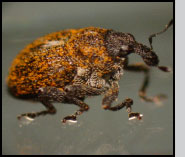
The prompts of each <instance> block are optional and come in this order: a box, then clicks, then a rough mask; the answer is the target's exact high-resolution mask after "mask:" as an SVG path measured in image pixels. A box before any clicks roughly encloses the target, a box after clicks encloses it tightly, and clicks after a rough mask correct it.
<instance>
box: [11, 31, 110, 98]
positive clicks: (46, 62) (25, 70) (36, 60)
mask: <svg viewBox="0 0 185 157" xmlns="http://www.w3.org/2000/svg"><path fill="white" fill-rule="evenodd" d="M107 31H108V30H107V29H101V28H95V27H88V28H83V29H76V30H75V29H69V30H64V31H60V32H55V33H51V34H48V35H46V36H43V37H41V38H38V39H37V40H35V41H34V42H32V43H31V44H29V45H28V46H26V47H25V48H24V49H23V50H22V51H21V52H20V53H19V54H18V55H17V57H16V58H15V60H14V61H13V63H12V66H11V68H10V73H9V76H8V86H9V88H10V89H11V90H12V91H13V93H14V94H15V95H16V96H19V95H25V94H36V93H37V92H38V89H39V88H40V87H46V86H55V87H58V88H64V86H65V85H67V84H70V83H71V81H72V80H73V78H74V76H75V75H76V70H77V67H82V68H89V67H93V68H97V69H98V71H99V75H104V73H108V72H109V70H108V69H107V70H106V68H105V66H107V65H109V66H111V65H113V62H112V58H111V57H110V56H109V55H108V53H107V50H106V47H105V43H104V38H105V35H106V33H107ZM103 69H105V70H104V71H103Z"/></svg>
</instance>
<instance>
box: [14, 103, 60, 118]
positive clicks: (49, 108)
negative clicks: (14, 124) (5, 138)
mask: <svg viewBox="0 0 185 157" xmlns="http://www.w3.org/2000/svg"><path fill="white" fill-rule="evenodd" d="M42 104H43V105H44V106H45V107H46V108H47V110H44V111H40V112H31V113H24V114H21V115H19V116H17V118H18V119H19V120H20V119H21V118H22V117H28V118H31V119H34V118H35V117H38V116H40V115H46V114H55V113H56V109H55V107H54V106H53V105H52V104H51V103H50V102H49V101H42Z"/></svg>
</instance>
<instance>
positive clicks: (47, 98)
mask: <svg viewBox="0 0 185 157" xmlns="http://www.w3.org/2000/svg"><path fill="white" fill-rule="evenodd" d="M64 96H65V92H64V91H63V90H62V89H59V88H56V87H43V88H40V89H39V92H38V98H37V99H38V101H40V102H41V103H42V104H43V105H44V106H45V107H46V109H47V110H44V111H40V112H30V113H24V114H21V115H19V116H18V117H17V118H18V119H21V118H22V117H26V118H30V119H34V118H36V117H38V116H40V115H47V114H50V115H53V114H55V113H56V109H55V107H54V106H53V104H52V103H51V101H58V102H62V101H63V100H64Z"/></svg>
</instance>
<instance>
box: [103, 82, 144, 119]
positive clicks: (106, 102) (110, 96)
mask: <svg viewBox="0 0 185 157" xmlns="http://www.w3.org/2000/svg"><path fill="white" fill-rule="evenodd" d="M118 93H119V86H118V82H117V81H116V82H112V87H111V88H110V89H109V90H108V91H107V92H106V93H105V96H104V98H103V101H102V108H103V109H105V110H111V111H118V110H120V109H122V108H123V107H126V111H127V112H128V116H129V120H132V119H135V118H137V119H139V120H140V119H141V117H142V116H143V115H142V114H140V113H138V112H131V111H132V108H131V105H133V100H132V99H130V98H126V99H125V100H124V101H123V102H121V103H119V104H117V105H115V106H111V104H112V102H113V101H115V100H116V98H117V97H118Z"/></svg>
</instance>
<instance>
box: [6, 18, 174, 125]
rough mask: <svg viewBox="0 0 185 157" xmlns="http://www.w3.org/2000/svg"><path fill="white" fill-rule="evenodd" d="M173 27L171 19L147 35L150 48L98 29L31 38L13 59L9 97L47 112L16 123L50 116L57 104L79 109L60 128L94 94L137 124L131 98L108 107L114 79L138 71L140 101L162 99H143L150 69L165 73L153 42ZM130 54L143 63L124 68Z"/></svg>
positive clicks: (129, 37) (68, 118) (84, 107)
mask: <svg viewBox="0 0 185 157" xmlns="http://www.w3.org/2000/svg"><path fill="white" fill-rule="evenodd" d="M172 24H173V20H171V21H170V22H169V23H168V24H167V25H166V26H165V29H163V30H162V31H161V32H159V33H155V34H152V35H150V36H149V43H150V47H148V46H145V45H143V44H142V43H138V42H137V41H136V40H135V38H134V36H133V35H132V34H130V33H122V32H117V31H114V30H112V29H104V28H97V27H87V28H82V29H67V30H62V31H59V32H55V33H51V34H48V35H46V36H43V37H40V38H38V39H36V40H35V41H33V42H32V43H31V44H29V45H27V46H26V47H25V48H24V49H23V50H22V51H21V52H20V53H19V54H18V55H17V56H16V58H15V59H14V61H13V63H12V66H11V67H10V71H9V75H8V78H7V84H8V87H9V90H10V92H11V93H12V94H13V95H14V96H17V97H26V98H32V99H36V100H38V101H40V102H41V103H42V104H43V105H44V106H45V107H46V110H44V111H40V112H33V113H24V114H21V115H19V116H18V119H21V118H22V117H28V118H31V119H34V118H35V117H38V116H40V115H46V114H55V113H56V109H55V107H54V106H53V104H52V103H53V102H61V103H71V104H75V105H77V106H79V110H77V111H76V112H75V113H74V114H72V115H69V116H66V117H65V118H64V119H63V120H62V122H63V123H65V122H66V121H73V122H76V121H77V116H78V115H80V114H82V113H83V112H85V111H88V109H89V106H88V105H87V104H86V103H85V102H84V100H85V98H87V97H88V96H97V95H104V97H103V100H102V108H103V109H105V110H111V111H118V110H120V109H122V108H124V107H125V108H126V111H127V112H128V116H129V119H134V118H137V119H141V117H142V116H143V115H142V114H140V113H139V112H132V110H131V106H132V105H133V100H132V99H131V98H125V99H124V100H123V101H122V102H121V103H119V104H117V105H114V106H112V103H113V102H114V101H115V100H116V98H117V97H118V93H119V80H120V78H121V76H122V75H123V73H124V70H128V71H134V72H143V73H144V75H145V79H144V82H143V84H142V86H141V88H140V90H139V96H140V97H141V98H142V99H143V100H145V101H147V102H155V100H159V99H160V98H161V96H160V95H158V96H154V97H149V96H147V95H146V89H147V87H148V82H149V71H150V67H158V68H159V69H161V70H162V71H165V72H168V71H169V69H168V68H167V67H165V66H159V65H158V64H159V59H158V56H157V55H156V53H155V52H154V51H153V47H152V38H153V37H155V36H156V35H158V34H161V33H163V32H165V31H166V30H167V29H168V28H169V27H170V26H171V25H172ZM132 53H135V54H137V55H139V56H141V57H142V59H143V61H144V63H135V64H129V63H128V56H129V55H130V54H132Z"/></svg>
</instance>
